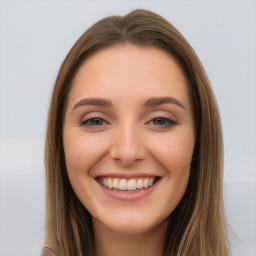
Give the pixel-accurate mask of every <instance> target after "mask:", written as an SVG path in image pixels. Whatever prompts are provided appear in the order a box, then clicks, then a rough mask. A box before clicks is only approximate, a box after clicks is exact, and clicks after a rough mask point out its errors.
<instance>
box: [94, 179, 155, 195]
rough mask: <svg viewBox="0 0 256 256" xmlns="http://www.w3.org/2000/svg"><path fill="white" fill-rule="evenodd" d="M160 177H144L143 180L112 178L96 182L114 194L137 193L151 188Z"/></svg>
mask: <svg viewBox="0 0 256 256" xmlns="http://www.w3.org/2000/svg"><path fill="white" fill-rule="evenodd" d="M159 179H160V177H145V178H132V179H125V178H113V177H100V178H98V179H97V180H98V182H99V183H100V184H101V185H102V186H104V187H105V188H108V189H110V190H113V191H116V192H137V191H140V190H143V189H147V188H150V187H151V186H153V185H154V184H155V183H156V182H157V181H158V180H159Z"/></svg>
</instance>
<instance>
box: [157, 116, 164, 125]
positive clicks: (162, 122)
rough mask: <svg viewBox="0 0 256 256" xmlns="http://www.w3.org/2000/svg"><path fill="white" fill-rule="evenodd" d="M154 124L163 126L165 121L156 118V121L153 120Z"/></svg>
mask: <svg viewBox="0 0 256 256" xmlns="http://www.w3.org/2000/svg"><path fill="white" fill-rule="evenodd" d="M155 124H157V125H159V124H160V125H161V124H165V120H164V119H162V118H157V119H156V120H155Z"/></svg>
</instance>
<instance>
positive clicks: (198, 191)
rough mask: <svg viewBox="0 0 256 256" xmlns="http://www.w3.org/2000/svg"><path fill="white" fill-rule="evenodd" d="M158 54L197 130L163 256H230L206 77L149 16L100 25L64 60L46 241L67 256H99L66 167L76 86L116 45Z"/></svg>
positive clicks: (179, 40) (216, 120) (173, 35)
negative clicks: (97, 57)
mask: <svg viewBox="0 0 256 256" xmlns="http://www.w3.org/2000/svg"><path fill="white" fill-rule="evenodd" d="M122 44H131V45H136V46H141V47H156V48H159V49H161V50H164V51H166V52H167V53H169V54H171V55H172V56H174V57H175V58H176V59H177V60H178V61H179V63H180V64H181V67H182V68H183V70H184V72H185V74H186V76H187V78H188V81H189V85H190V91H191V97H192V100H193V103H194V113H195V121H196V129H197V139H196V146H195V150H194V157H193V160H192V163H191V174H190V180H189V184H188V187H187V190H186V193H185V195H184V197H183V198H182V200H181V202H180V203H179V205H178V206H177V207H176V209H175V210H174V211H173V212H172V213H171V215H170V224H169V227H168V232H167V235H166V243H165V255H169V256H170V255H180V256H181V255H182V256H185V255H190V256H198V255H207V256H216V255H222V256H226V255H229V250H228V245H227V240H226V231H225V223H224V216H223V202H222V165H223V163H222V154H223V150H222V148H223V146H222V133H221V124H220V117H219V112H218V108H217V104H216V101H215V98H214V95H213V92H212V90H211V87H210V84H209V81H208V79H207V76H206V73H205V71H204V69H203V67H202V65H201V63H200V61H199V59H198V57H197V56H196V54H195V52H194V50H193V49H192V48H191V46H190V45H189V44H188V42H187V41H186V39H184V37H183V36H182V35H181V34H180V33H179V32H178V31H177V30H176V29H175V28H174V27H173V26H172V25H171V24H170V23H169V22H168V21H167V20H165V19H164V18H162V17H161V16H159V15H158V14H156V13H153V12H151V11H146V10H135V11H132V12H130V13H128V14H127V15H125V16H123V17H121V16H112V17H108V18H105V19H103V20H100V21H99V22H97V23H96V24H95V25H93V26H92V27H91V28H89V29H88V30H87V31H86V32H85V33H84V34H83V35H82V36H81V37H80V38H79V40H78V41H77V42H76V43H75V45H74V46H73V47H72V49H71V50H70V52H69V53H68V55H67V57H66V58H65V60H64V62H63V64H62V66H61V68H60V70H59V73H58V76H57V79H56V82H55V86H54V89H53V93H52V99H51V104H50V109H49V116H48V127H47V136H46V147H45V166H46V200H47V202H46V204H47V212H46V241H45V243H46V244H47V245H48V246H50V247H52V248H53V249H55V250H56V251H57V252H58V253H59V254H60V255H62V256H82V255H90V256H91V255H94V249H95V248H94V235H93V227H92V220H91V216H90V214H89V213H88V211H87V210H86V209H85V207H84V206H83V205H82V204H81V202H80V201H79V200H78V198H77V197H76V195H75V193H74V191H73V189H72V187H71V185H70V182H69V179H68V177H67V171H66V166H65V157H64V151H63V142H62V126H63V118H64V112H65V104H66V99H67V95H68V93H69V91H70V88H71V86H72V79H73V77H74V76H75V74H76V72H77V71H78V69H79V68H80V66H81V65H82V64H83V62H84V61H85V60H86V59H87V58H88V57H89V56H91V55H92V54H94V53H95V52H97V51H99V50H102V49H104V48H107V47H111V46H114V45H122Z"/></svg>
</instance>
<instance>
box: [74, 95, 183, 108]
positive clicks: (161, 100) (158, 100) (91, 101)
mask: <svg viewBox="0 0 256 256" xmlns="http://www.w3.org/2000/svg"><path fill="white" fill-rule="evenodd" d="M166 103H169V104H175V105H178V106H179V107H181V108H183V109H186V108H185V106H184V105H183V104H182V103H181V102H180V101H179V100H177V99H175V98H173V97H154V98H150V99H148V100H146V102H145V103H144V105H143V107H152V106H157V105H161V104H166ZM86 105H93V106H101V107H112V102H111V101H110V100H108V99H104V98H86V99H82V100H80V101H78V102H77V103H76V104H75V105H74V107H73V110H75V109H76V108H78V107H80V106H86Z"/></svg>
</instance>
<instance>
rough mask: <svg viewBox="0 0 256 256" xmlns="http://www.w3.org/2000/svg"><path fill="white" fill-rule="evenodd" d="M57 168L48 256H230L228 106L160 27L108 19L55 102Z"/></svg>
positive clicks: (52, 142)
mask: <svg viewBox="0 0 256 256" xmlns="http://www.w3.org/2000/svg"><path fill="white" fill-rule="evenodd" d="M45 163H46V186H47V187H46V190H47V216H46V218H47V219H46V239H45V248H44V252H43V255H61V256H65V255H67V256H71V255H72V256H82V255H90V256H93V255H97V256H104V255H140V256H142V255H146V256H150V255H152V256H153V255H154V256H156V255H169V256H170V255H175V256H176V255H182V256H184V255H195V256H198V255H207V256H211V255H212V256H216V255H223V256H224V255H229V250H228V245H227V239H226V232H225V223H224V216H223V202H222V134H221V126H220V118H219V113H218V109H217V104H216V102H215V99H214V95H213V93H212V91H211V88H210V85H209V82H208V80H207V76H206V74H205V72H204V69H203V67H202V66H201V64H200V61H199V60H198V58H197V56H196V54H195V53H194V51H193V49H192V48H191V46H190V45H189V44H188V43H187V41H186V40H185V39H184V38H183V36H182V35H181V34H180V33H179V32H178V31H177V30H176V29H175V28H174V27H173V26H172V25H171V24H170V23H168V22H167V21H166V20H165V19H163V18H162V17H160V16H159V15H157V14H155V13H153V12H150V11H145V10H135V11H133V12H131V13H129V14H127V15H126V16H124V17H116V16H115V17H108V18H106V19H103V20H101V21H99V22H98V23H96V24H95V25H94V26H92V27H91V28H90V29H89V30H88V31H87V32H85V33H84V34H83V35H82V36H81V38H80V39H79V40H78V41H77V42H76V44H75V45H74V46H73V48H72V49H71V51H70V52H69V54H68V55H67V57H66V59H65V60H64V62H63V64H62V66H61V68H60V71H59V74H58V77H57V79H56V83H55V87H54V90H53V94H52V100H51V105H50V110H49V119H48V129H47V136H46V150H45ZM55 253H56V254H55Z"/></svg>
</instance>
